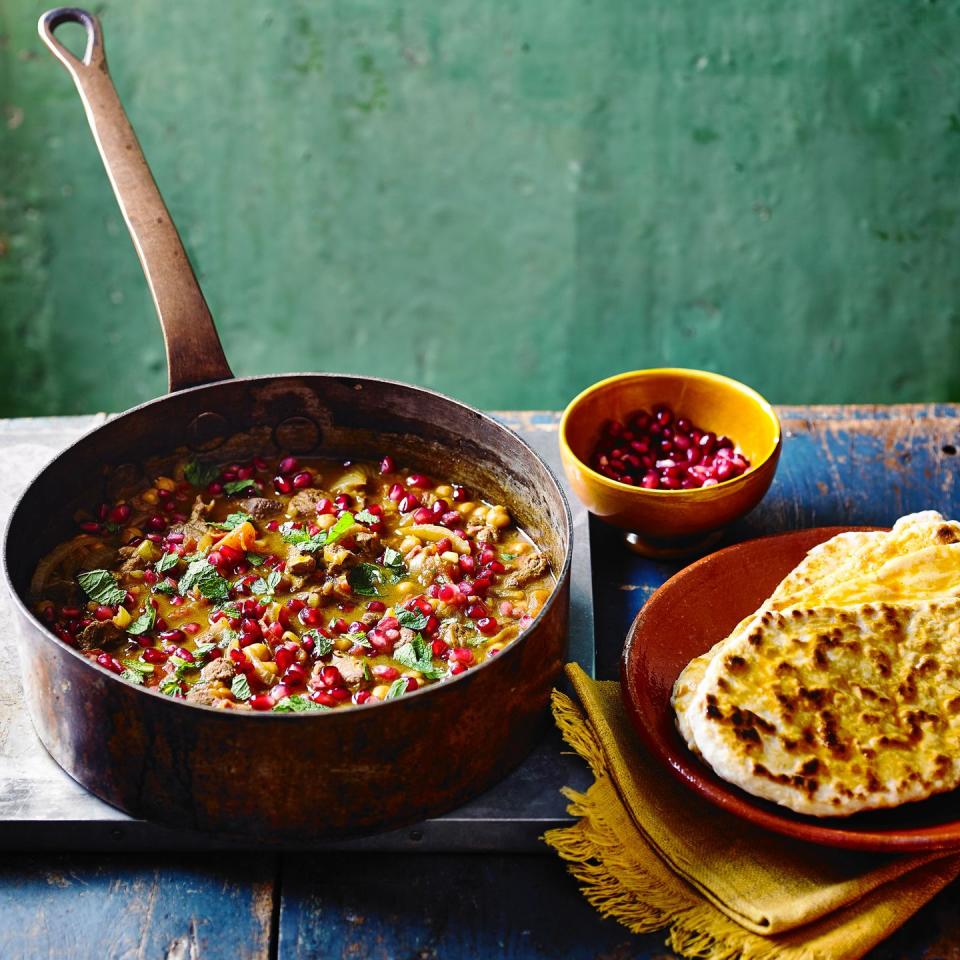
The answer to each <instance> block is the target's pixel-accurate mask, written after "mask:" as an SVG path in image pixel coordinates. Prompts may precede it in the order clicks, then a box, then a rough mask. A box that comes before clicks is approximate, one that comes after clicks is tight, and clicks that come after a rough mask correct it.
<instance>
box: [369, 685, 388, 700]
mask: <svg viewBox="0 0 960 960" xmlns="http://www.w3.org/2000/svg"><path fill="white" fill-rule="evenodd" d="M389 692H390V685H389V684H387V683H378V684H377V685H376V686H375V687H374V688H373V689H372V690H371V691H370V696H371V697H376V698H377V699H378V700H383V699H385V698H386V696H387V694H388V693H389Z"/></svg>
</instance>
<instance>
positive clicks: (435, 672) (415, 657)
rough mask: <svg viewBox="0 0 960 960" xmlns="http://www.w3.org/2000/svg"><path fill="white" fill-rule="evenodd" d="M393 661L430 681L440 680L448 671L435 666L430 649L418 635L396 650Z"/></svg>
mask: <svg viewBox="0 0 960 960" xmlns="http://www.w3.org/2000/svg"><path fill="white" fill-rule="evenodd" d="M393 659H394V660H396V661H397V663H402V664H403V665H404V666H405V667H409V668H410V669H411V670H417V671H419V672H420V673H422V674H423V675H424V676H425V677H426V678H427V679H428V680H439V679H440V677H442V676H445V673H446V671H444V670H442V669H440V668H438V667H435V666H434V665H433V655H432V652H431V650H430V647H429V646H428V645H427V643H426V641H425V640H424V639H423V637H421V636H420V634H419V633H418V634H417V635H416V636H415V637H414V638H413V640H411V641H408V642H407V643H401V644H399V645H398V646H396V647H395V648H394V651H393Z"/></svg>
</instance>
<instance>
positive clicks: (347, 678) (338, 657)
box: [330, 653, 363, 686]
mask: <svg viewBox="0 0 960 960" xmlns="http://www.w3.org/2000/svg"><path fill="white" fill-rule="evenodd" d="M330 666H332V667H336V668H337V669H338V670H339V671H340V676H341V677H343V682H344V683H345V684H347V685H348V686H349V685H350V684H353V683H359V682H360V681H361V680H362V679H363V666H362V665H361V663H360V661H359V660H358V659H357V658H356V657H351V656H348V655H346V654H343V653H335V654H334V655H333V656H332V657H331V658H330Z"/></svg>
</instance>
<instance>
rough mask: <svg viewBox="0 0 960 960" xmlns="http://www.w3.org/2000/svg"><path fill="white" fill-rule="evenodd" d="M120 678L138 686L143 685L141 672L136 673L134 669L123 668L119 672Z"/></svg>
mask: <svg viewBox="0 0 960 960" xmlns="http://www.w3.org/2000/svg"><path fill="white" fill-rule="evenodd" d="M120 679H121V680H126V681H127V682H128V683H136V684H138V685H139V686H143V674H142V673H137V671H136V670H124V671H123V673H121V674H120Z"/></svg>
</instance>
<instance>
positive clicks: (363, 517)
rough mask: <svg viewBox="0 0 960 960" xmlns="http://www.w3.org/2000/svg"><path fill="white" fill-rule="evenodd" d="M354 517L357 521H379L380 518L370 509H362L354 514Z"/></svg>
mask: <svg viewBox="0 0 960 960" xmlns="http://www.w3.org/2000/svg"><path fill="white" fill-rule="evenodd" d="M353 519H354V520H356V521H357V523H379V522H380V518H379V517H378V516H377V515H376V514H375V513H371V512H370V511H369V510H361V511H360V512H359V513H355V514H354V515H353Z"/></svg>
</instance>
